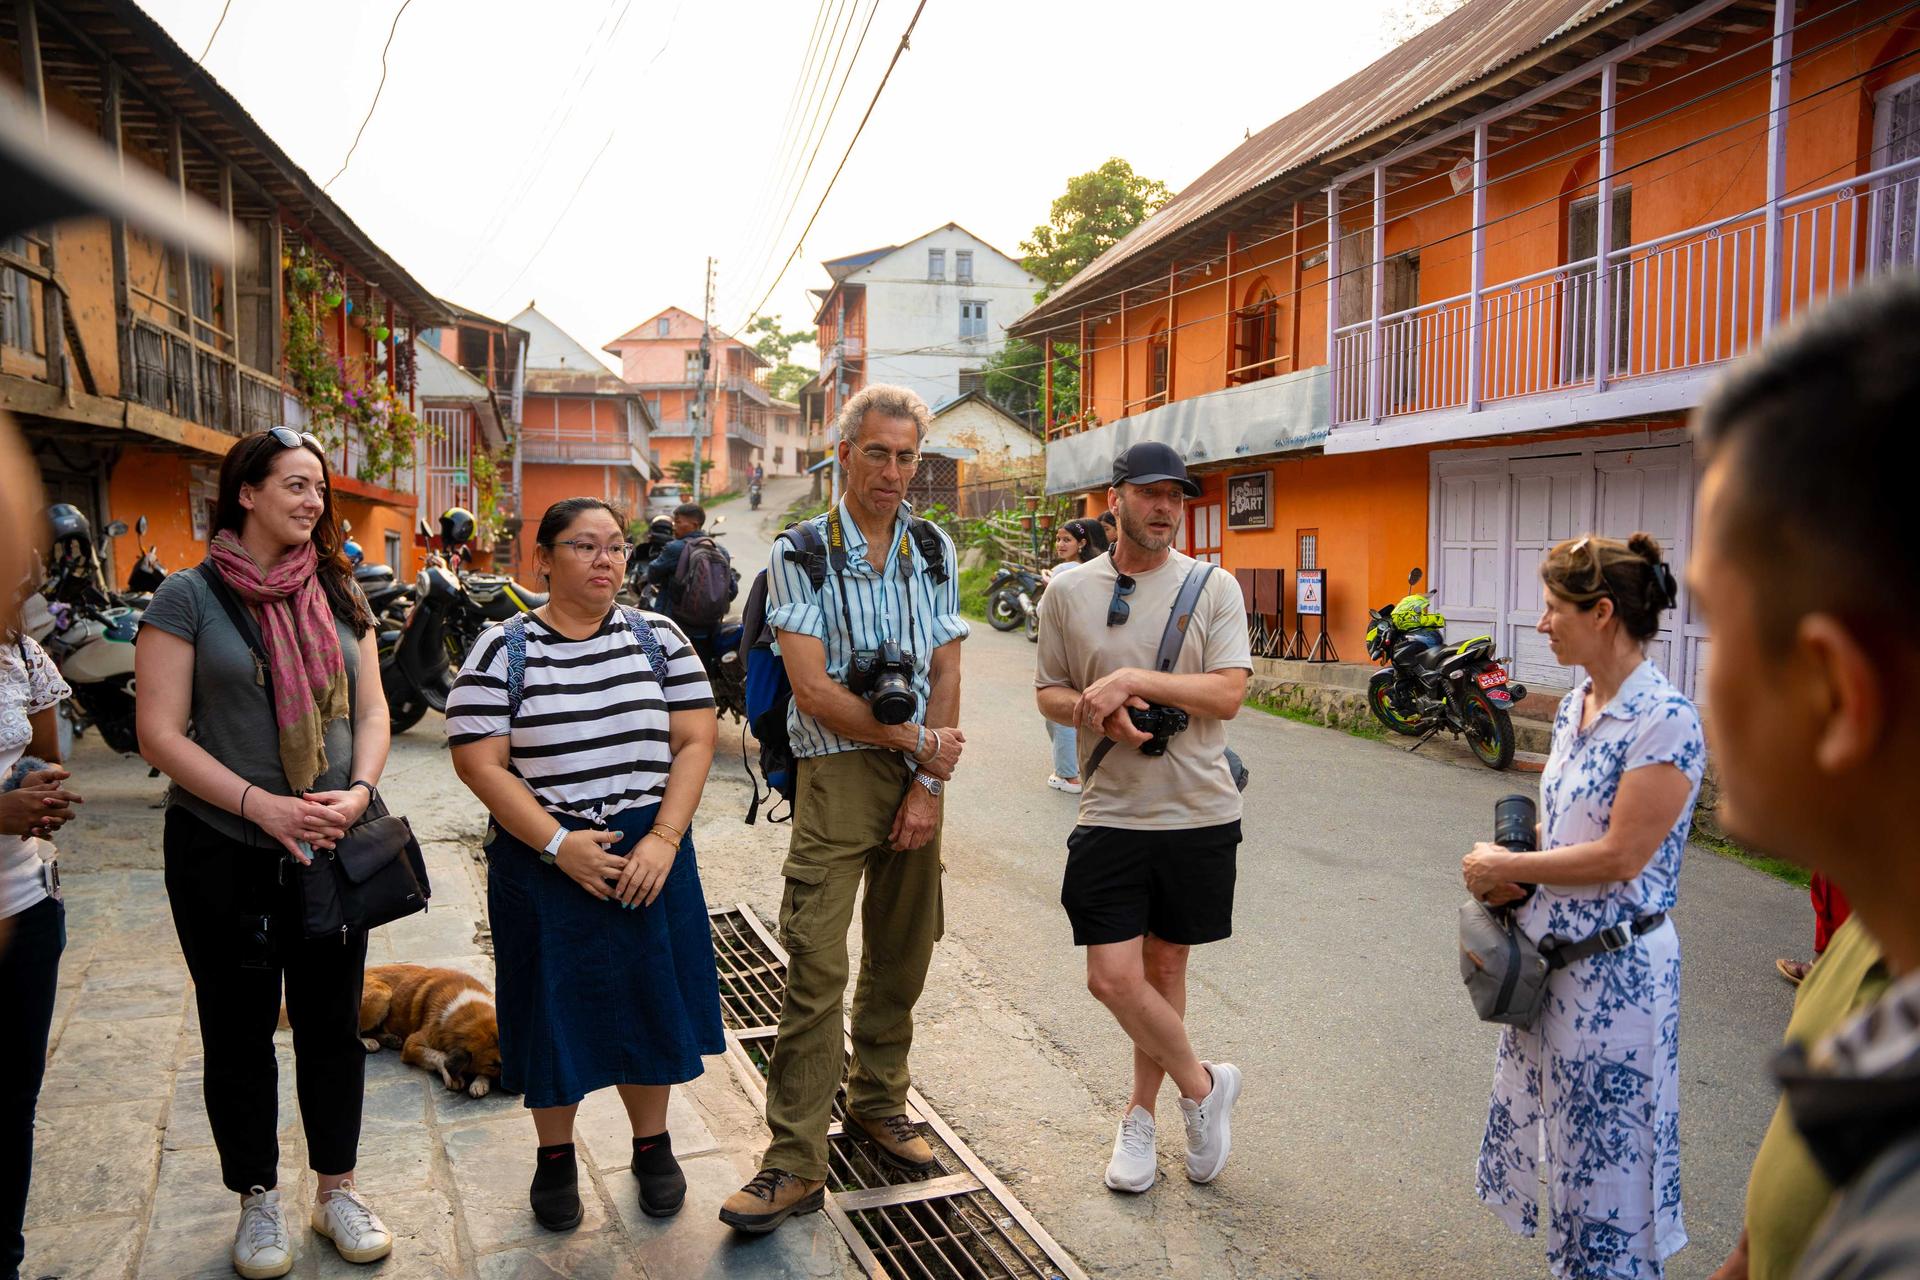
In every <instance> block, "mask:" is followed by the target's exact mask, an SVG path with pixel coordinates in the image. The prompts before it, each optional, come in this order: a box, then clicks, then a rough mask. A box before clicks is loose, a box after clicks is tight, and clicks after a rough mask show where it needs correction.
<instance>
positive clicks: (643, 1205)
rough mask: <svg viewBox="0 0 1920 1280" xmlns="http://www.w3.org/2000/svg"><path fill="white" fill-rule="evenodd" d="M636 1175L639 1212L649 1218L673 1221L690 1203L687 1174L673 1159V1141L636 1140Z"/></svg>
mask: <svg viewBox="0 0 1920 1280" xmlns="http://www.w3.org/2000/svg"><path fill="white" fill-rule="evenodd" d="M633 1176H634V1179H635V1180H636V1181H637V1182H639V1184H640V1212H642V1213H644V1214H646V1215H647V1216H648V1217H649V1218H671V1217H672V1216H673V1215H674V1214H676V1213H678V1212H680V1207H681V1206H682V1205H684V1204H685V1203H686V1202H687V1175H686V1174H684V1173H682V1172H681V1171H680V1162H679V1161H678V1160H676V1159H674V1158H673V1138H672V1137H671V1135H668V1134H664V1133H663V1134H661V1135H660V1136H659V1137H657V1138H635V1139H634V1140H633Z"/></svg>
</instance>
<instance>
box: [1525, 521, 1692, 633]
mask: <svg viewBox="0 0 1920 1280" xmlns="http://www.w3.org/2000/svg"><path fill="white" fill-rule="evenodd" d="M1540 581H1542V582H1544V583H1545V584H1546V586H1547V590H1549V591H1551V592H1553V594H1555V595H1556V596H1559V597H1560V598H1561V599H1562V600H1565V601H1567V602H1569V603H1571V604H1575V605H1578V606H1579V607H1580V608H1581V609H1583V610H1585V609H1591V608H1593V606H1594V605H1596V604H1598V603H1599V602H1600V601H1602V600H1611V601H1613V612H1614V616H1615V617H1617V618H1619V619H1620V625H1621V626H1622V627H1624V628H1626V632H1627V634H1628V635H1630V636H1632V637H1633V638H1634V639H1635V640H1640V641H1647V640H1651V639H1653V637H1654V634H1655V633H1656V632H1658V631H1659V630H1660V615H1661V614H1662V613H1664V612H1666V611H1667V610H1668V609H1671V608H1673V606H1674V605H1675V604H1676V603H1677V602H1678V595H1679V587H1678V584H1677V583H1675V581H1674V577H1673V570H1672V569H1669V568H1668V567H1667V562H1666V561H1665V560H1664V559H1663V558H1662V557H1661V554H1660V541H1659V539H1657V538H1655V537H1654V536H1653V535H1652V534H1650V533H1636V534H1634V535H1633V536H1632V537H1631V538H1628V539H1627V540H1626V541H1625V542H1622V541H1620V540H1619V539H1618V538H1602V537H1599V536H1597V535H1594V534H1588V535H1587V536H1586V537H1584V538H1569V539H1567V540H1566V541H1565V542H1562V543H1559V544H1558V545H1556V546H1555V547H1554V548H1553V550H1551V551H1549V552H1547V558H1546V560H1545V561H1543V562H1542V563H1541V565H1540Z"/></svg>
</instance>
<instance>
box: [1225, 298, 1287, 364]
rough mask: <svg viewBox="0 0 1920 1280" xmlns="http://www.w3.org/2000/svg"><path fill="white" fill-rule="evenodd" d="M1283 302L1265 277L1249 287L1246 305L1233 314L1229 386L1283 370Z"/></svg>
mask: <svg viewBox="0 0 1920 1280" xmlns="http://www.w3.org/2000/svg"><path fill="white" fill-rule="evenodd" d="M1280 315H1281V311H1280V302H1279V299H1277V298H1275V297H1274V296H1273V289H1272V287H1271V286H1270V285H1268V284H1267V282H1266V280H1265V279H1264V278H1262V279H1259V280H1256V281H1254V282H1253V286H1252V288H1250V289H1248V290H1247V302H1246V305H1245V306H1243V307H1241V308H1240V309H1239V310H1238V311H1236V312H1234V314H1233V358H1232V360H1231V361H1229V362H1228V365H1227V383H1228V385H1229V386H1231V385H1233V384H1235V383H1240V382H1258V381H1259V380H1260V379H1262V378H1270V377H1272V376H1273V375H1274V374H1276V373H1278V372H1279V368H1278V364H1279V351H1280Z"/></svg>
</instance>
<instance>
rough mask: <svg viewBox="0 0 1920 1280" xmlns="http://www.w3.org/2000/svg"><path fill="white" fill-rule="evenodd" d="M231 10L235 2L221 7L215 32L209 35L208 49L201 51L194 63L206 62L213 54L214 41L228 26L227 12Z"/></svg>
mask: <svg viewBox="0 0 1920 1280" xmlns="http://www.w3.org/2000/svg"><path fill="white" fill-rule="evenodd" d="M231 8H233V0H227V2H226V3H225V4H223V5H221V6H220V17H219V19H218V20H217V21H215V22H214V24H213V30H212V31H210V32H208V33H207V47H206V48H204V49H202V50H201V51H200V56H199V57H198V58H196V59H194V61H196V62H205V61H206V60H207V55H208V54H210V53H212V52H213V39H214V37H215V36H217V35H219V34H220V28H222V27H224V26H226V25H227V10H229V9H231Z"/></svg>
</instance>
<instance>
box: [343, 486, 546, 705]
mask: <svg viewBox="0 0 1920 1280" xmlns="http://www.w3.org/2000/svg"><path fill="white" fill-rule="evenodd" d="M422 528H423V530H424V529H425V526H424V524H423V526H422ZM470 555H471V553H470V552H469V551H468V549H467V548H466V546H464V545H460V546H451V545H447V544H445V543H444V540H443V544H442V547H441V549H440V550H439V551H436V552H431V553H429V555H428V557H427V563H426V565H425V566H424V567H423V568H422V569H421V570H420V572H419V574H418V575H417V576H416V577H415V579H414V584H413V594H414V601H413V607H412V608H411V609H409V610H408V611H407V615H406V620H405V622H404V623H403V624H402V625H401V626H400V627H399V628H398V629H397V630H390V631H383V632H382V634H381V644H382V654H381V663H380V682H381V686H382V688H383V689H384V690H385V692H386V695H387V712H388V715H389V717H390V718H391V719H392V721H393V731H394V732H396V733H399V732H403V731H404V730H405V729H407V728H409V727H411V726H412V725H414V724H415V723H417V722H418V721H419V719H420V717H421V716H422V715H424V714H425V713H426V710H427V708H432V709H433V710H435V711H441V712H444V711H445V710H446V709H447V695H448V694H449V693H450V692H452V690H453V680H454V677H455V676H456V675H458V674H459V671H460V668H461V666H462V665H464V664H465V662H466V660H467V653H468V651H469V650H471V649H472V648H473V646H474V644H475V643H476V642H477V641H478V640H479V639H480V633H481V632H482V631H483V630H485V629H486V628H487V627H488V626H489V625H491V624H492V623H495V622H501V621H504V620H506V619H507V618H510V617H512V616H513V615H514V614H516V613H531V612H533V611H534V610H535V609H537V608H539V607H540V606H541V605H543V604H545V603H546V602H547V597H546V595H545V593H543V592H539V591H531V590H528V589H527V588H526V587H524V586H522V585H521V584H520V583H518V582H515V581H514V580H513V579H512V578H510V577H508V576H507V575H506V574H499V573H473V572H469V571H468V570H467V569H466V568H465V567H464V566H465V565H466V563H467V561H468V560H469V559H470ZM455 565H459V566H461V567H459V568H455V567H454V566H455ZM422 703H424V704H425V705H424V706H422V705H420V704H422Z"/></svg>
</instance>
